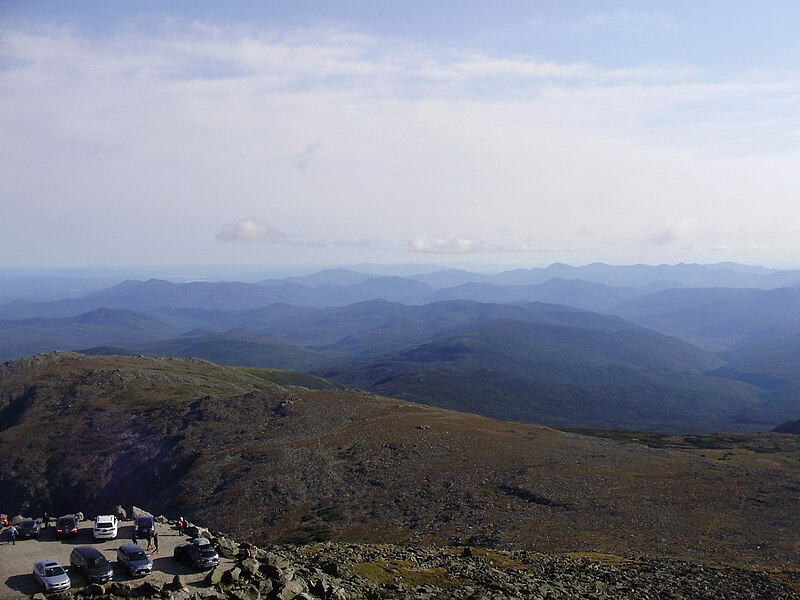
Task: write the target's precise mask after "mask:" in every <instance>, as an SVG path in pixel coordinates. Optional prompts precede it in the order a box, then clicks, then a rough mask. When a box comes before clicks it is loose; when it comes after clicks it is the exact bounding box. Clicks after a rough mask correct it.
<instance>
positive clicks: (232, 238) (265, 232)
mask: <svg viewBox="0 0 800 600" xmlns="http://www.w3.org/2000/svg"><path fill="white" fill-rule="evenodd" d="M216 240H217V241H218V242H242V243H246V244H267V245H278V244H286V245H289V246H330V247H340V248H346V247H354V248H368V247H373V246H378V245H379V242H378V240H376V239H370V238H361V239H357V240H317V239H311V238H308V237H305V236H300V235H294V234H289V233H284V232H282V231H278V230H277V229H274V228H273V227H271V226H269V225H267V224H266V223H262V222H261V221H258V220H257V219H240V220H239V221H236V222H235V223H229V224H227V225H224V226H223V227H222V229H221V230H220V231H219V233H217V236H216Z"/></svg>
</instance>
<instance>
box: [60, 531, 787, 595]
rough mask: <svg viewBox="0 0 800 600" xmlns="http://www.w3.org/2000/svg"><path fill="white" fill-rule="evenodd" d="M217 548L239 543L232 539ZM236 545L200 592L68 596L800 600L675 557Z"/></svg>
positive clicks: (140, 587) (122, 586)
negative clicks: (235, 554)
mask: <svg viewBox="0 0 800 600" xmlns="http://www.w3.org/2000/svg"><path fill="white" fill-rule="evenodd" d="M214 543H215V545H216V546H217V547H220V546H221V545H228V546H230V545H232V544H235V542H233V541H232V540H230V539H226V538H218V539H215V540H214ZM237 547H238V549H239V551H240V552H239V554H238V556H239V558H238V559H237V560H236V561H235V562H234V563H231V562H227V564H226V565H224V566H223V565H220V567H218V568H216V569H214V570H213V571H210V572H209V573H208V575H207V576H206V578H205V579H204V580H203V581H202V582H200V583H199V584H195V585H189V586H187V584H186V582H185V580H184V579H183V577H182V576H180V575H175V577H174V579H173V581H172V583H168V584H158V583H155V582H153V581H150V580H146V581H144V582H141V583H134V582H120V583H112V584H107V585H106V586H99V585H93V586H89V587H88V588H86V589H84V590H82V591H72V592H67V593H65V594H61V595H60V596H59V598H60V599H62V600H67V599H71V598H79V597H103V598H108V599H116V598H172V599H174V600H179V599H180V600H184V599H188V598H226V599H227V598H231V599H236V600H262V599H264V600H348V599H356V598H375V599H391V598H398V599H400V598H409V599H420V600H422V599H426V600H431V599H453V600H455V599H464V600H467V599H474V600H477V599H483V598H486V599H490V598H492V599H494V598H530V599H532V600H544V599H548V600H559V599H564V600H567V599H573V598H593V599H598V600H603V599H607V600H610V599H631V600H633V599H636V600H638V599H656V598H670V599H672V600H695V599H708V600H711V599H715V598H726V599H728V600H738V599H742V600H744V599H748V600H758V599H770V600H800V593H798V590H799V589H800V571H798V570H794V571H784V572H770V573H767V572H760V571H749V570H745V569H734V568H724V569H723V568H710V567H707V566H703V565H700V564H695V563H689V562H684V561H678V560H668V559H652V558H645V557H636V558H622V557H616V556H610V555H585V556H577V555H575V556H553V555H547V554H539V553H534V552H528V551H518V552H503V551H495V550H487V549H484V548H471V547H467V548H444V547H439V548H432V547H426V548H411V547H401V546H392V545H366V544H338V543H325V544H318V545H312V546H272V547H269V548H258V547H254V546H249V545H246V544H242V545H237ZM792 586H794V589H793V588H792Z"/></svg>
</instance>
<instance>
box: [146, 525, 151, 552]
mask: <svg viewBox="0 0 800 600" xmlns="http://www.w3.org/2000/svg"><path fill="white" fill-rule="evenodd" d="M150 536H151V533H150V530H149V529H148V530H147V533H145V534H144V538H145V539H146V540H147V549H148V550H150Z"/></svg>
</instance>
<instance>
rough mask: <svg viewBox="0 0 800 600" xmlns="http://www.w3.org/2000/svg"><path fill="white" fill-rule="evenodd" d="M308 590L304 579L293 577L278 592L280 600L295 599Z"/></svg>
mask: <svg viewBox="0 0 800 600" xmlns="http://www.w3.org/2000/svg"><path fill="white" fill-rule="evenodd" d="M305 591H306V586H305V583H304V582H303V580H302V579H292V580H291V581H289V582H287V583H286V585H284V586H283V587H282V588H281V591H280V592H278V599H279V600H294V598H297V596H299V595H300V594H302V593H303V592H305Z"/></svg>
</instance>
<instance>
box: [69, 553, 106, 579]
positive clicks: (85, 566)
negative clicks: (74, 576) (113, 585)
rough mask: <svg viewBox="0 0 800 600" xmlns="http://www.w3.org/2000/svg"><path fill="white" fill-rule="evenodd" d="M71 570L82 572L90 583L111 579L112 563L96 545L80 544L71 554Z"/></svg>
mask: <svg viewBox="0 0 800 600" xmlns="http://www.w3.org/2000/svg"><path fill="white" fill-rule="evenodd" d="M69 566H70V571H71V572H72V571H75V572H77V573H81V574H82V575H83V576H84V577H85V578H86V581H88V582H89V583H105V582H106V581H111V578H112V577H113V576H114V571H113V569H112V568H111V563H110V562H108V559H107V558H106V557H105V556H103V554H102V553H101V552H100V550H98V549H97V548H95V547H94V546H78V547H77V548H75V549H74V550H73V551H72V552H71V553H70V555H69Z"/></svg>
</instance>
